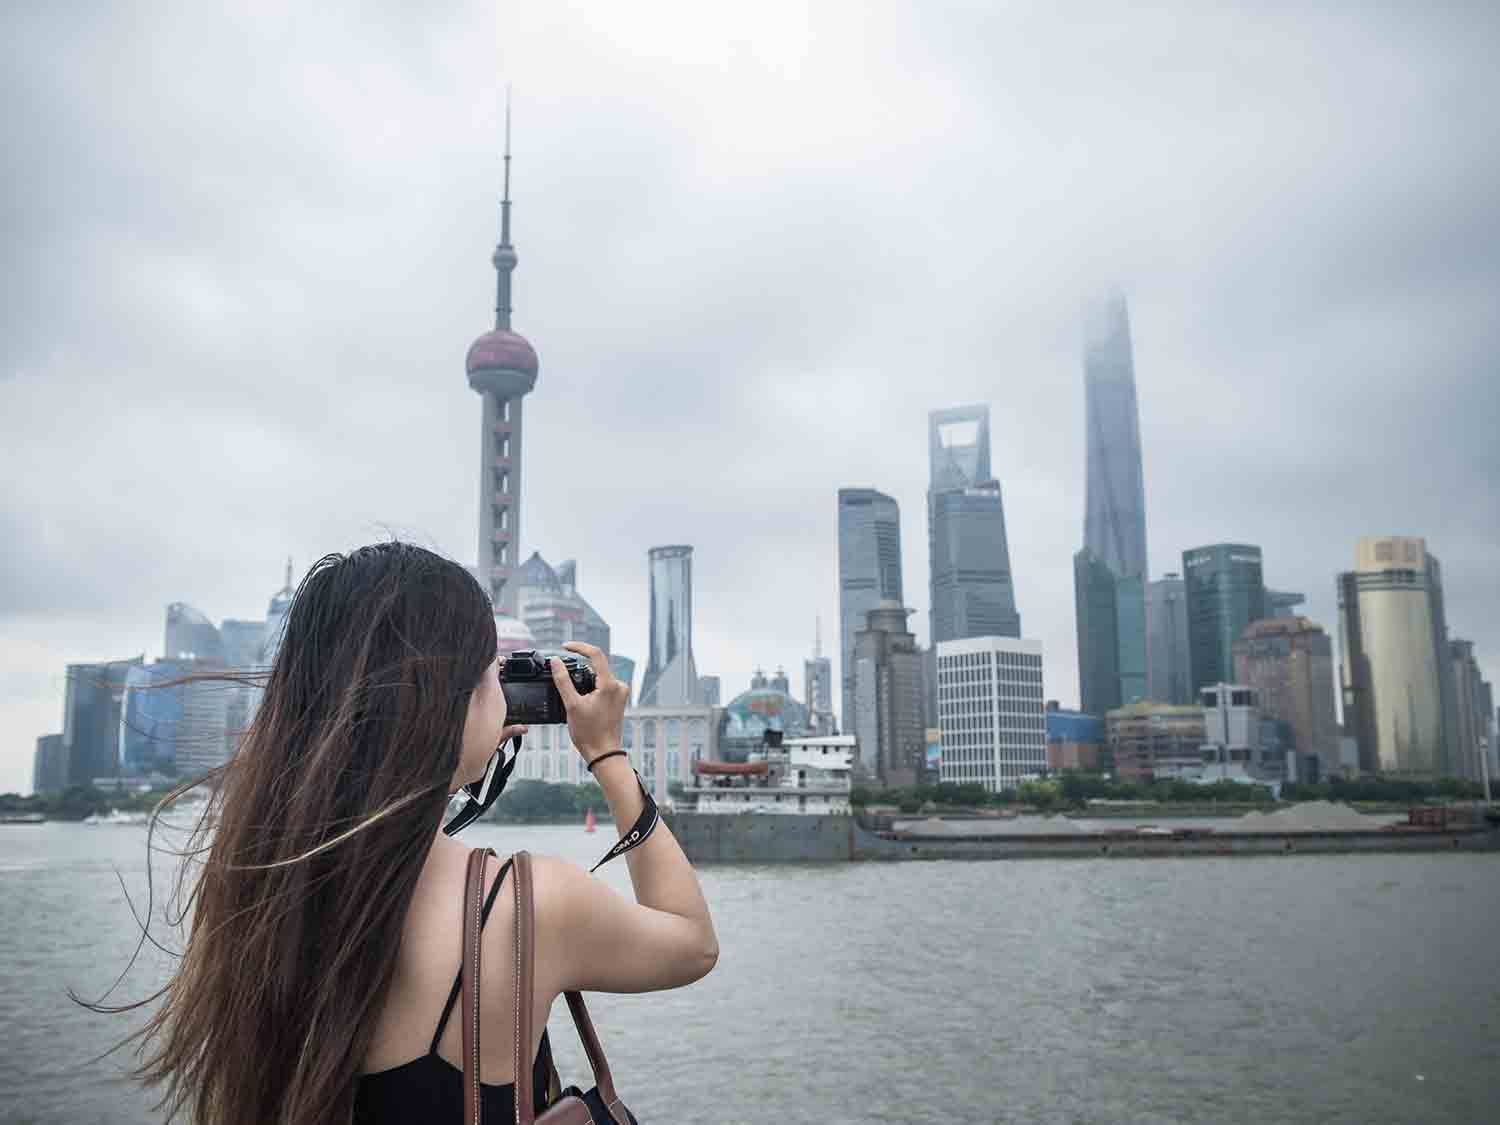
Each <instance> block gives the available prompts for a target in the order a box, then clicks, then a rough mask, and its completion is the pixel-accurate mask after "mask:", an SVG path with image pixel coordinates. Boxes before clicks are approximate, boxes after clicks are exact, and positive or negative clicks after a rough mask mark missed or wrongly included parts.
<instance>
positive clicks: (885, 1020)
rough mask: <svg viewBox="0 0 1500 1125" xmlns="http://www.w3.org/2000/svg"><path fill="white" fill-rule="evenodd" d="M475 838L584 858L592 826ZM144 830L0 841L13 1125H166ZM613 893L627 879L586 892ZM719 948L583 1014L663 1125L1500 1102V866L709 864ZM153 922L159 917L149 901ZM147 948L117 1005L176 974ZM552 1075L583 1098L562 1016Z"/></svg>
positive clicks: (601, 842) (7, 1103) (1451, 1112)
mask: <svg viewBox="0 0 1500 1125" xmlns="http://www.w3.org/2000/svg"><path fill="white" fill-rule="evenodd" d="M469 835H472V837H473V840H472V841H471V842H473V843H475V844H479V843H487V844H490V845H491V846H493V847H494V848H495V849H496V850H497V851H499V852H501V853H502V854H504V853H506V852H508V851H511V850H514V849H515V848H517V847H528V848H530V849H531V850H533V851H538V852H547V853H552V854H559V855H567V856H571V857H573V858H575V859H577V860H579V861H584V860H592V858H594V857H595V855H596V853H598V852H601V851H602V850H603V848H604V846H605V843H606V842H607V839H608V837H607V836H606V835H605V834H604V833H599V834H596V835H593V836H586V835H584V833H583V831H582V830H581V829H580V828H527V829H503V828H489V827H481V828H475V829H471V830H470V832H469V833H466V836H469ZM144 845H145V832H144V829H141V828H133V827H98V828H85V827H81V826H76V825H65V824H46V825H41V826H16V827H11V826H0V895H3V899H0V902H3V906H0V972H3V975H4V986H3V988H0V1018H3V1021H4V1022H3V1027H4V1032H5V1040H4V1049H3V1050H0V1120H3V1121H5V1122H95V1121H99V1122H103V1121H111V1122H155V1121H158V1120H160V1118H159V1117H158V1116H156V1115H154V1114H153V1113H152V1111H151V1098H150V1097H149V1095H147V1094H146V1093H144V1092H142V1091H139V1090H136V1089H134V1088H133V1087H131V1086H130V1085H129V1084H128V1083H127V1082H126V1081H125V1080H124V1079H123V1077H122V1074H123V1072H124V1070H125V1068H126V1065H127V1062H128V1059H127V1058H124V1057H122V1056H115V1057H114V1058H112V1059H110V1060H107V1061H105V1062H100V1063H92V1064H91V1063H90V1062H89V1061H88V1060H89V1058H90V1056H92V1055H94V1054H97V1053H98V1052H100V1051H101V1050H103V1049H104V1048H106V1047H107V1046H108V1045H109V1044H110V1043H111V1042H112V1041H113V1039H114V1038H115V1037H117V1036H118V1035H119V1034H120V1033H122V1032H123V1031H125V1030H128V1029H129V1028H131V1027H134V1026H136V1025H138V1023H139V1020H140V1017H139V1015H135V1016H117V1017H100V1016H95V1015H92V1014H90V1013H88V1012H85V1011H83V1010H81V1009H78V1008H76V1007H74V1006H73V1005H72V1004H71V1003H70V1002H69V1001H68V1000H67V999H66V997H65V996H64V994H63V990H64V988H65V987H66V986H68V985H69V984H72V985H74V986H75V987H77V988H78V989H79V990H80V991H82V992H83V993H85V994H86V995H91V996H97V995H98V994H99V993H100V992H102V991H103V990H104V989H105V988H107V987H108V986H109V984H110V983H111V982H112V981H113V980H114V978H115V976H116V975H117V974H118V973H119V971H120V970H121V969H122V968H123V967H124V965H125V961H126V959H127V957H128V955H129V953H130V950H131V949H132V948H133V947H134V944H135V940H134V939H135V932H136V931H135V927H134V925H133V923H132V920H131V915H130V911H129V908H128V906H127V905H126V901H125V896H124V894H123V892H122V890H121V887H120V883H119V882H118V881H117V877H116V870H117V869H118V870H119V871H120V872H121V873H122V874H123V878H124V880H125V884H126V885H127V886H128V887H129V888H130V889H131V892H132V894H133V895H135V896H136V897H137V900H138V901H143V897H142V893H143V890H144V885H145V847H144ZM601 874H602V875H604V876H605V877H607V878H608V879H609V880H610V881H611V882H612V883H614V884H615V885H616V886H618V887H619V888H620V889H621V890H625V891H628V877H627V874H626V871H625V868H624V865H623V864H618V865H611V868H606V869H605V872H602V873H601ZM703 881H704V886H705V890H706V892H707V894H708V898H709V902H710V904H711V906H712V908H713V911H714V917H715V921H716V924H717V926H718V930H719V937H720V944H721V947H722V956H721V960H720V962H719V967H718V968H717V969H716V970H715V972H714V973H713V974H712V975H711V976H709V977H708V978H707V979H706V980H704V981H703V982H701V983H700V984H698V985H695V986H693V987H692V988H688V989H683V990H680V991H677V992H672V993H664V994H656V995H651V996H642V997H610V996H603V997H597V998H592V999H591V1000H590V1006H591V1010H592V1011H593V1013H594V1017H595V1021H596V1023H597V1024H598V1025H599V1031H600V1035H601V1037H602V1039H603V1041H604V1044H605V1047H606V1049H607V1050H608V1052H609V1056H610V1061H611V1064H612V1067H613V1069H614V1072H615V1075H616V1080H617V1085H618V1086H619V1087H620V1089H621V1091H622V1092H623V1093H624V1094H625V1096H626V1100H627V1101H628V1102H629V1103H630V1104H631V1106H632V1108H633V1109H635V1111H636V1113H637V1115H638V1116H640V1117H641V1119H642V1121H643V1123H645V1125H651V1123H653V1122H656V1123H660V1122H669V1121H671V1122H687V1121H695V1122H696V1121H713V1122H760V1121H765V1122H773V1121H774V1122H808V1123H814V1122H818V1123H824V1122H856V1121H858V1122H866V1121H880V1122H901V1123H907V1122H910V1123H919V1122H933V1123H937V1122H949V1121H974V1122H991V1121H1018V1122H1030V1121H1036V1122H1069V1123H1072V1122H1178V1121H1180V1122H1239V1121H1244V1122H1351V1123H1352V1122H1360V1123H1364V1122H1465V1123H1467V1122H1478V1121H1492V1120H1495V1119H1496V1117H1495V1114H1496V1113H1497V1106H1500V856H1495V855H1431V856H1425V855H1409V856H1408V855H1390V856H1382V855H1372V856H1302V857H1299V856H1288V857H1273V858H1263V859H1241V858H1236V859H1218V858H1189V859H1151V860H1123V859H1121V860H1063V861H1045V860H1037V861H1024V862H990V863H978V862H977V863H958V862H942V863H901V864H888V865H874V864H845V865H837V866H806V867H710V868H706V869H705V870H704V872H703ZM158 905H160V903H159V902H158ZM166 966H167V961H166V959H165V958H164V957H163V956H162V955H160V954H153V955H152V956H149V957H143V960H142V962H141V963H140V964H139V965H138V967H137V969H136V970H135V971H134V972H133V973H132V974H131V975H130V976H129V977H127V979H126V984H125V988H124V989H123V990H122V994H123V995H126V996H128V997H130V998H136V997H139V996H141V995H144V994H145V993H146V992H148V991H150V990H151V989H152V988H153V987H154V985H155V984H157V983H158V982H159V981H160V980H161V979H163V977H162V974H163V973H164V972H165V971H166ZM551 1026H552V1035H553V1039H554V1041H555V1043H556V1044H557V1046H558V1055H559V1066H560V1067H561V1068H562V1070H563V1074H564V1078H565V1080H579V1081H582V1082H583V1084H585V1085H587V1081H586V1079H587V1071H586V1069H585V1064H584V1062H583V1058H582V1052H581V1051H580V1050H578V1049H577V1047H576V1045H575V1042H576V1041H575V1039H574V1036H573V1033H572V1030H571V1025H570V1024H569V1022H568V1020H567V1014H566V1008H565V1007H563V1006H559V1010H558V1012H557V1013H556V1014H554V1018H553V1020H552V1025H551Z"/></svg>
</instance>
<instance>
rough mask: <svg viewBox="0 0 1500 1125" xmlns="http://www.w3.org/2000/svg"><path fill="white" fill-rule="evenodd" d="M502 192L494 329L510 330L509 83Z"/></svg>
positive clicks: (512, 255) (513, 265)
mask: <svg viewBox="0 0 1500 1125" xmlns="http://www.w3.org/2000/svg"><path fill="white" fill-rule="evenodd" d="M504 184H505V189H504V191H502V192H501V194H500V245H499V246H496V247H495V255H494V257H493V258H492V259H491V261H493V262H494V263H495V327H496V328H500V329H504V330H506V331H509V330H510V313H511V304H510V275H511V273H512V272H513V271H514V270H515V268H516V262H517V261H518V259H517V257H516V248H515V247H514V246H512V245H511V244H510V83H508V82H507V83H506V84H505V181H504Z"/></svg>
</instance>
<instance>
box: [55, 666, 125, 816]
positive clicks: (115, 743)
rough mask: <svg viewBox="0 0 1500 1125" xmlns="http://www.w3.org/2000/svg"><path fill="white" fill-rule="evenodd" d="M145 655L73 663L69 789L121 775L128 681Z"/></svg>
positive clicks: (67, 724)
mask: <svg viewBox="0 0 1500 1125" xmlns="http://www.w3.org/2000/svg"><path fill="white" fill-rule="evenodd" d="M144 663H145V659H144V658H143V657H139V656H137V657H135V658H134V659H132V660H112V661H109V662H107V663H103V664H69V665H68V681H67V688H66V690H65V693H64V697H63V729H62V759H63V761H64V763H65V769H66V774H65V782H64V786H63V787H64V788H66V787H67V786H69V785H88V784H90V783H91V782H93V781H95V780H98V779H102V778H110V779H113V778H116V777H118V776H119V774H120V712H121V710H122V708H123V706H124V702H125V678H126V677H127V676H128V675H129V674H130V670H131V669H132V668H137V667H139V666H140V665H142V664H144Z"/></svg>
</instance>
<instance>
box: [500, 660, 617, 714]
mask: <svg viewBox="0 0 1500 1125" xmlns="http://www.w3.org/2000/svg"><path fill="white" fill-rule="evenodd" d="M549 659H550V660H561V661H562V664H563V667H564V668H565V669H566V670H567V673H568V679H570V680H572V681H573V688H574V690H576V691H577V692H578V694H579V695H587V694H588V693H589V692H591V691H593V690H594V687H595V684H596V681H595V679H594V669H593V666H592V665H591V664H589V662H588V661H587V660H585V659H584V658H583V657H581V656H575V655H574V654H573V653H571V652H549V653H540V652H537V651H536V650H535V649H522V650H521V651H520V652H513V653H511V654H510V655H509V656H507V657H506V658H505V661H504V663H502V664H501V665H500V690H501V691H503V692H504V693H505V721H506V722H507V723H525V724H526V725H527V726H532V725H536V724H543V723H565V722H567V721H568V712H567V709H566V708H565V707H564V706H563V701H562V696H561V695H560V694H558V690H557V685H556V684H554V683H553V682H552V671H551V669H549V668H548V667H547V661H548V660H549Z"/></svg>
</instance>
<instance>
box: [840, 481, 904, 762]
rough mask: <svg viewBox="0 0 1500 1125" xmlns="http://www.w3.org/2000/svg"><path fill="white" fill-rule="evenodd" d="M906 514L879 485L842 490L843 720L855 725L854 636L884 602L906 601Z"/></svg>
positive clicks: (847, 728)
mask: <svg viewBox="0 0 1500 1125" xmlns="http://www.w3.org/2000/svg"><path fill="white" fill-rule="evenodd" d="M902 600H903V599H902V588H901V512H900V509H899V508H897V506H896V501H895V500H893V499H891V498H890V497H889V496H887V495H886V494H885V493H883V492H877V491H875V489H873V488H841V489H839V676H840V680H841V684H840V686H841V688H842V691H841V699H840V702H841V705H842V707H843V710H842V712H841V713H840V719H841V721H842V723H843V729H844V731H845V732H846V733H847V732H849V731H852V730H853V729H854V634H855V633H857V632H859V630H861V629H863V628H864V627H865V620H866V615H867V614H868V613H869V612H870V610H872V609H874V608H876V607H877V606H879V605H880V603H881V602H883V601H893V602H896V603H898V604H900V603H901V602H902Z"/></svg>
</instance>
